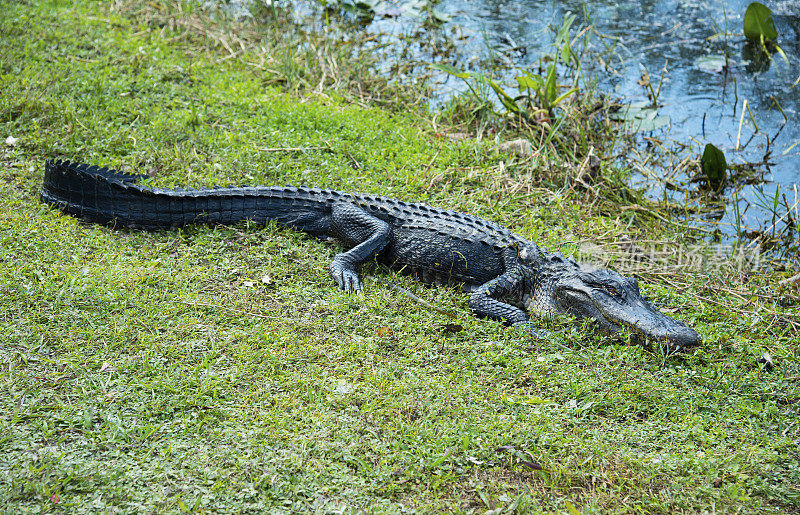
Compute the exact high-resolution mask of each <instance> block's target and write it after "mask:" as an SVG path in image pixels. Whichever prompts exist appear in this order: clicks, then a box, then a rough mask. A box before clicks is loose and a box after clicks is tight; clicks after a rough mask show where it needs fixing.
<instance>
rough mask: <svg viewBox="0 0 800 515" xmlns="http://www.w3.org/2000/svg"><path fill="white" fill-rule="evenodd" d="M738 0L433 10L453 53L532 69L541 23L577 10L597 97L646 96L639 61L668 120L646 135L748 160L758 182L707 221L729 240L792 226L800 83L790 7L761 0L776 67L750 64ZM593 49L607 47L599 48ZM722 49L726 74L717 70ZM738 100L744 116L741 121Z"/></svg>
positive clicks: (544, 37) (799, 22)
mask: <svg viewBox="0 0 800 515" xmlns="http://www.w3.org/2000/svg"><path fill="white" fill-rule="evenodd" d="M748 3H749V2H747V1H744V0H741V1H739V0H731V1H727V2H697V1H679V0H666V1H664V0H660V1H616V2H609V1H592V2H581V1H564V2H545V1H540V0H510V1H509V0H506V1H499V0H494V1H493V0H483V1H467V0H444V1H443V2H442V3H441V4H439V6H438V7H437V8H438V9H440V10H441V11H443V12H445V13H447V14H448V15H450V16H451V21H450V22H448V23H449V24H450V25H452V26H453V27H458V30H459V31H461V32H462V33H463V34H465V35H466V36H467V39H464V40H461V43H460V45H459V46H460V47H461V48H460V51H461V52H462V53H464V54H465V55H473V56H476V55H481V54H486V53H487V49H491V51H492V52H495V53H497V54H498V55H499V56H500V58H502V59H505V60H506V61H508V62H511V63H513V64H514V65H515V66H518V67H520V68H532V67H535V66H536V65H537V63H538V60H539V58H540V56H542V55H545V54H548V53H550V54H552V52H553V48H552V41H553V30H552V29H550V30H548V27H551V28H552V27H558V26H559V25H560V23H561V20H562V19H563V18H564V16H565V14H566V13H568V12H572V13H573V14H576V15H578V18H577V21H576V25H577V23H579V22H580V21H582V22H583V23H584V24H588V23H591V24H592V25H593V26H594V27H596V28H597V30H598V32H599V33H601V34H603V35H604V36H606V38H604V39H602V40H601V39H599V38H595V39H594V43H593V45H594V47H596V49H597V50H598V55H600V56H601V57H603V58H604V60H605V61H606V63H607V64H606V65H605V66H602V65H601V64H599V63H598V62H594V63H589V64H590V68H589V69H590V70H591V71H593V72H594V75H595V76H596V77H598V79H599V84H600V86H601V88H602V89H603V90H605V91H609V92H612V93H613V94H614V96H616V97H619V98H622V99H624V100H629V101H640V100H647V97H646V93H647V92H646V91H645V89H644V88H643V86H642V85H640V84H638V83H637V82H638V81H639V80H640V79H641V76H642V71H643V68H642V66H644V68H646V69H647V70H648V72H649V74H650V79H651V82H652V83H653V86H654V88H657V87H658V84H659V81H660V80H661V77H662V70H664V71H663V82H661V89H660V93H659V94H658V99H657V100H658V103H659V104H660V105H661V107H660V108H659V110H658V112H659V114H660V115H665V116H668V117H669V119H670V125H669V128H668V129H667V130H664V131H656V132H655V133H654V134H652V136H653V137H656V138H658V139H660V140H674V141H677V142H680V143H681V144H685V145H689V148H687V149H685V151H684V152H689V153H691V152H693V153H695V154H699V153H701V152H702V148H703V146H704V145H705V144H706V143H712V144H714V145H716V146H717V147H718V148H720V149H721V150H723V151H724V152H725V155H726V157H727V160H728V162H729V163H735V164H746V163H757V164H755V165H754V166H753V168H754V171H755V172H756V175H757V176H758V177H761V176H762V175H763V178H764V180H765V182H763V183H762V182H760V181H759V183H757V184H749V185H744V186H743V187H742V188H741V189H739V190H738V191H737V192H736V194H735V197H736V198H738V202H739V215H738V216H737V214H736V210H735V209H734V208H733V204H734V200H733V198H734V194H733V193H732V191H733V190H734V189H735V188H729V189H728V190H726V193H725V194H724V195H725V196H726V197H727V198H725V200H726V201H727V202H725V203H723V205H722V206H720V211H721V209H722V208H724V207H725V204H726V205H727V208H726V209H725V212H724V214H722V213H721V212H720V213H719V214H720V215H722V216H721V218H720V219H719V220H718V222H716V223H715V224H714V226H715V227H719V228H720V229H722V232H723V233H724V234H727V235H733V234H736V233H737V232H739V231H740V230H744V229H747V228H749V229H751V230H752V229H761V230H766V232H770V229H771V225H772V224H773V222H776V221H777V222H778V223H776V224H775V225H776V227H777V228H778V229H779V230H780V229H782V228H785V227H784V225H785V222H786V221H788V220H789V219H790V217H789V216H788V215H786V216H785V217H784V219H783V220H782V221H781V220H779V219H780V218H781V216H784V215H785V214H786V212H787V211H789V210H791V213H792V215H793V216H792V217H791V218H792V219H796V215H797V209H798V204H797V201H798V200H799V199H800V193H798V189H797V188H798V187H797V183H798V182H800V124H798V123H797V122H798V110H800V84H797V85H795V86H794V87H793V83H795V81H796V80H798V79H799V78H800V3H797V2H791V1H785V0H784V1H782V2H775V3H772V4H770V5H769V7H770V8H771V9H772V11H773V15H774V21H775V26H776V28H777V29H778V33H779V38H778V41H777V42H778V45H779V46H780V47H781V49H783V51H784V53H785V54H786V56H787V58H788V63H787V62H786V61H785V60H784V59H783V58H782V57H781V56H779V55H778V54H775V55H774V56H773V59H772V61H770V60H769V59H766V60H764V59H762V60H761V61H759V62H755V61H754V60H753V51H752V48H751V46H750V45H747V44H746V42H745V38H744V36H743V34H742V19H743V16H744V12H745V10H746V8H747V5H748ZM726 29H727V30H726ZM573 32H574V31H573ZM725 32H727V33H728V35H727V38H726V37H724V36H723V34H724V33H725ZM605 45H608V46H611V45H615V46H614V49H613V51H610V52H606V51H604V49H603V47H604V46H605ZM726 52H727V54H728V56H729V63H730V67H729V69H727V70H723V69H722V66H721V65H722V64H723V63H724V59H723V58H722V57H723V56H724V55H725V53H726ZM709 56H710V57H711V58H709ZM716 56H719V59H714V57H716ZM717 61H718V62H717ZM447 84H449V85H452V81H447ZM745 100H746V101H747V105H748V106H749V110H746V111H745V117H744V119H743V120H742V119H741V115H742V107H743V104H744V101H745ZM779 106H780V108H779ZM781 109H782V111H783V112H781ZM750 113H752V120H751V117H750ZM753 120H754V121H755V124H754V123H753ZM740 121H742V126H741V130H740ZM756 125H757V127H758V129H759V130H758V131H756ZM768 140H769V141H768ZM737 141H738V149H737ZM656 172H657V174H659V173H660V174H664V173H669V170H666V169H662V170H656ZM634 182H636V183H638V184H639V185H645V186H646V187H647V188H648V191H649V193H650V194H651V195H652V196H654V197H659V198H661V197H664V196H666V197H667V198H674V199H677V200H679V201H681V202H688V203H690V204H691V203H694V204H699V203H705V204H707V203H708V199H707V198H699V197H698V196H696V195H691V194H689V195H687V194H686V193H685V192H675V191H672V190H667V189H665V188H664V185H663V183H661V182H658V181H654V180H652V177H645V176H642V175H639V176H636V177H634ZM776 187H777V188H778V189H779V192H780V198H779V200H780V204H781V205H779V206H778V208H777V216H775V214H774V211H775V208H774V203H773V202H772V199H773V197H774V196H775V191H776ZM783 195H785V196H786V199H785V201H786V203H788V206H787V205H784V199H783ZM737 219H738V220H739V222H738V223H737ZM782 224H784V225H782ZM794 241H795V242H796V237H795V239H794Z"/></svg>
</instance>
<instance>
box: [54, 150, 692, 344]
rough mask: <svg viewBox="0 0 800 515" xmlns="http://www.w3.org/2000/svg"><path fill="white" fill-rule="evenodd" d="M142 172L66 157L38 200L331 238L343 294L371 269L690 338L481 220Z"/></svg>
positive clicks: (136, 216)
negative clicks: (165, 179) (160, 179)
mask: <svg viewBox="0 0 800 515" xmlns="http://www.w3.org/2000/svg"><path fill="white" fill-rule="evenodd" d="M143 177H146V176H143V175H135V174H129V173H124V172H120V171H117V170H113V169H111V168H108V167H99V166H90V165H86V164H79V163H73V162H70V161H66V160H54V161H48V162H47V163H46V165H45V173H44V182H43V186H42V190H41V200H42V201H43V202H46V203H48V204H50V205H53V206H55V207H58V208H60V209H61V210H63V211H64V212H66V213H69V214H71V215H74V216H76V217H79V218H82V219H84V220H87V221H90V222H93V223H100V224H105V225H111V226H121V227H126V228H130V229H141V230H157V229H168V228H175V227H180V226H185V225H188V224H196V223H206V224H235V223H239V222H243V221H248V220H249V221H252V222H255V223H257V224H262V225H263V224H267V223H269V222H270V221H274V222H275V223H277V224H278V225H282V226H287V227H291V228H294V229H298V230H300V231H304V232H306V233H308V234H311V235H313V236H315V237H318V238H321V239H334V240H337V241H338V242H340V243H341V244H342V245H343V246H344V247H345V249H346V250H344V251H343V252H340V253H338V254H336V256H335V257H334V258H333V261H332V262H331V264H330V272H331V275H332V276H333V278H334V279H335V281H336V283H337V284H338V287H339V288H340V289H342V290H344V291H345V292H358V291H360V290H361V289H362V287H363V283H362V281H361V278H360V276H359V271H360V267H361V266H362V265H364V264H365V263H368V262H372V261H374V260H377V261H378V262H379V263H382V264H385V265H388V266H389V267H391V268H392V269H395V270H399V271H405V272H412V273H414V274H415V275H417V276H418V277H420V278H421V279H422V281H423V282H424V283H427V284H442V283H446V284H450V285H459V286H461V287H462V288H463V289H464V291H466V292H469V307H470V309H471V310H472V311H473V312H474V313H475V314H476V315H478V316H481V317H487V318H490V319H495V320H500V321H503V322H504V323H505V324H507V325H510V326H514V327H522V328H524V329H525V330H526V331H529V332H530V333H531V334H533V335H536V336H543V335H545V334H546V331H544V330H543V329H539V328H537V326H536V324H535V322H534V321H533V320H531V318H529V316H528V313H531V314H533V315H535V316H536V317H539V318H552V316H553V315H554V314H556V313H565V314H570V315H574V316H575V317H577V318H579V319H590V321H593V324H594V325H595V326H596V328H597V329H598V330H599V331H600V332H602V333H604V334H615V333H618V332H620V331H621V330H622V329H623V328H625V329H627V330H628V331H630V332H631V333H632V335H633V336H635V337H636V338H637V339H638V340H642V339H643V340H646V341H648V342H660V343H664V344H667V345H668V346H670V348H679V349H683V348H688V347H692V346H696V345H699V344H700V343H701V338H700V335H699V334H698V333H697V332H696V331H694V330H693V329H691V328H689V327H688V326H686V325H685V324H683V323H681V322H679V321H676V320H674V319H672V318H670V317H668V316H666V315H664V314H663V313H661V312H660V311H659V310H658V308H657V307H655V306H654V305H653V304H652V303H651V302H650V301H649V300H647V299H645V298H644V297H643V296H642V294H641V293H640V291H639V285H638V282H637V280H636V279H635V278H630V277H624V276H622V275H620V274H619V273H617V272H615V271H613V270H609V269H602V268H597V267H594V266H592V265H589V264H581V263H578V262H576V261H575V260H574V259H572V258H569V257H565V256H563V255H562V254H560V253H557V252H556V253H550V252H547V251H546V250H545V249H543V248H541V247H539V246H538V245H536V244H535V243H534V242H532V241H529V240H526V239H525V238H523V237H521V236H519V235H517V234H515V233H513V232H511V231H510V230H509V229H507V228H505V227H503V226H501V225H499V224H497V223H494V222H491V221H489V220H485V219H483V218H480V217H477V216H474V215H469V214H465V213H460V212H457V211H449V210H444V209H438V208H435V207H431V206H428V205H425V204H420V203H410V202H403V201H401V200H395V199H391V198H385V197H380V196H374V195H366V194H358V193H345V192H340V191H334V190H327V189H319V188H305V187H291V186H285V187H282V186H256V187H226V188H220V187H214V188H207V189H183V188H177V189H163V188H152V187H147V186H143V185H141V184H137V181H138V180H139V179H141V178H143Z"/></svg>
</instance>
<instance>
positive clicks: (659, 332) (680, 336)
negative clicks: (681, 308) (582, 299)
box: [598, 299, 702, 349]
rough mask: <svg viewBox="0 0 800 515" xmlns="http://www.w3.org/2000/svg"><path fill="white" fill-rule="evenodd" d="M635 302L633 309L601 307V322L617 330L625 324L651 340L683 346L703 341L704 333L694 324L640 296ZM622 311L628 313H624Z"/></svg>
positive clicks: (635, 332) (678, 346)
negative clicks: (688, 324)
mask: <svg viewBox="0 0 800 515" xmlns="http://www.w3.org/2000/svg"><path fill="white" fill-rule="evenodd" d="M635 304H636V306H635V307H634V308H633V309H630V308H628V309H626V310H619V309H614V310H609V311H600V312H601V313H602V315H601V316H602V318H603V319H604V322H599V323H600V325H601V326H603V325H605V327H606V330H609V331H613V332H618V331H620V330H621V329H622V328H625V329H626V330H628V331H629V332H631V333H633V334H634V335H635V336H637V337H639V338H642V339H644V340H646V341H648V342H653V343H665V344H668V345H670V346H671V347H677V348H681V349H683V348H690V347H696V346H698V345H700V344H701V343H702V338H701V337H700V335H699V334H698V333H697V331H695V330H694V329H692V328H691V327H688V326H687V325H685V324H683V323H682V322H678V321H677V320H674V319H672V318H670V317H668V316H667V315H665V314H663V313H661V312H660V311H658V309H656V308H655V307H654V306H652V305H650V304H649V303H648V302H646V301H640V300H638V299H637V300H636V301H635ZM598 307H599V306H598ZM620 311H622V313H624V315H622V316H620ZM601 330H603V329H601Z"/></svg>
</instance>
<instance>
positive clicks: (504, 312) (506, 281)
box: [469, 268, 547, 336]
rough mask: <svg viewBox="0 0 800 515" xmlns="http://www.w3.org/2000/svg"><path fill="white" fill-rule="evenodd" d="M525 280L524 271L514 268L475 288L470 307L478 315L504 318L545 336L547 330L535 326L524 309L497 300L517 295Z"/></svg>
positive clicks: (537, 334)
mask: <svg viewBox="0 0 800 515" xmlns="http://www.w3.org/2000/svg"><path fill="white" fill-rule="evenodd" d="M524 281H525V278H524V276H523V274H522V271H521V270H520V269H519V268H512V269H511V270H510V271H508V272H506V273H504V274H503V275H501V276H499V277H495V278H494V279H492V280H491V281H489V282H486V283H484V284H482V285H481V286H479V287H478V288H477V289H476V290H474V291H473V292H472V293H471V294H470V296H469V307H470V309H472V311H473V312H474V313H475V314H476V315H478V316H483V317H487V318H491V319H494V320H502V321H504V322H505V323H507V324H508V325H510V326H512V327H516V326H524V327H525V328H526V329H527V330H528V331H530V332H531V333H532V334H534V335H535V336H545V335H546V334H547V331H544V330H543V329H537V328H536V327H534V326H533V324H532V323H531V322H530V320H529V319H528V315H527V314H526V313H525V312H524V311H522V310H521V309H519V308H518V307H515V306H512V305H511V304H507V303H505V302H502V301H499V300H497V299H498V298H502V297H506V296H512V297H513V296H516V293H517V292H518V291H519V289H520V288H522V287H523V286H524Z"/></svg>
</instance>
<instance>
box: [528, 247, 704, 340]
mask: <svg viewBox="0 0 800 515" xmlns="http://www.w3.org/2000/svg"><path fill="white" fill-rule="evenodd" d="M544 261H545V264H544V266H543V267H542V269H540V270H539V273H538V274H537V275H538V276H539V280H538V281H536V283H537V284H536V286H535V287H534V291H533V294H532V295H530V296H529V298H528V299H527V302H526V304H527V307H528V309H529V310H530V311H531V312H532V313H534V314H537V315H540V316H548V315H550V314H552V313H553V312H559V313H569V314H572V315H575V316H577V317H578V318H591V319H594V321H595V322H596V325H597V328H598V329H599V330H600V332H602V333H604V334H615V333H617V332H619V331H620V330H621V329H623V328H625V329H627V330H629V331H631V332H632V333H633V334H634V335H636V336H637V337H639V338H643V339H646V340H648V341H656V342H665V343H667V344H669V345H670V346H672V347H678V348H686V347H693V346H696V345H699V344H700V343H701V338H700V335H699V334H697V332H696V331H694V330H693V329H692V328H690V327H688V326H686V325H685V324H683V323H682V322H678V321H677V320H673V319H672V318H670V317H668V316H666V315H664V314H663V313H661V312H660V311H659V310H658V308H656V307H655V306H653V305H652V304H651V303H650V302H649V301H648V300H646V299H645V298H644V297H642V294H641V293H640V292H639V284H638V282H637V281H636V279H634V278H631V277H624V276H622V275H620V274H619V273H617V272H615V271H613V270H608V269H602V268H595V267H594V266H591V265H587V264H579V263H576V262H575V261H573V260H572V259H567V258H564V257H563V256H561V255H560V254H557V253H556V254H548V255H547V256H546V257H545V260H544Z"/></svg>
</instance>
